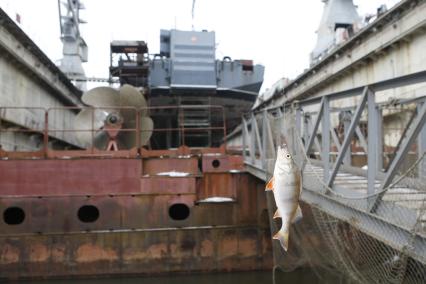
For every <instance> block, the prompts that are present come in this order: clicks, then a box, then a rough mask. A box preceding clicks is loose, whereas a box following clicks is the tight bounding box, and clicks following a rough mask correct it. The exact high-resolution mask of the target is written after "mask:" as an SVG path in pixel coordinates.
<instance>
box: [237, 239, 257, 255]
mask: <svg viewBox="0 0 426 284" xmlns="http://www.w3.org/2000/svg"><path fill="white" fill-rule="evenodd" d="M238 251H239V255H240V256H243V257H249V256H254V255H256V254H257V241H256V240H254V239H242V240H240V241H239V243H238Z"/></svg>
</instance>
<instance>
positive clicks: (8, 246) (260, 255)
mask: <svg viewBox="0 0 426 284" xmlns="http://www.w3.org/2000/svg"><path fill="white" fill-rule="evenodd" d="M217 159H219V160H220V165H219V166H213V165H212V162H213V161H214V160H217ZM215 165H217V163H215ZM241 166H242V160H241V157H238V156H230V155H228V156H227V155H224V154H220V155H212V154H205V155H203V154H200V155H197V156H194V155H189V156H187V157H181V158H178V157H163V158H159V157H149V158H132V159H124V158H116V159H100V158H99V159H89V158H87V159H68V160H60V159H46V160H43V159H40V160H11V159H9V160H1V161H0V212H2V216H1V220H0V279H2V278H6V279H18V278H32V279H34V278H56V277H87V276H99V275H104V276H105V275H123V274H126V275H143V274H146V275H148V274H149V275H152V274H166V273H171V272H182V273H186V272H214V271H247V270H259V269H268V268H270V267H272V249H271V242H270V231H269V226H268V225H269V224H268V219H267V218H265V217H264V216H265V215H266V216H267V213H266V212H267V207H266V201H265V195H264V193H263V190H262V188H263V185H262V184H263V183H262V182H261V181H260V180H257V179H256V178H254V177H252V176H250V175H248V174H246V173H244V172H241V169H242V167H241ZM173 170H175V171H178V170H179V171H185V172H187V173H189V175H188V176H184V177H168V176H159V175H157V174H158V173H161V172H166V171H173ZM213 196H222V197H232V198H234V199H235V202H232V203H219V204H217V203H214V204H212V203H206V204H204V203H198V202H197V201H198V200H200V199H204V198H207V197H213ZM176 203H181V204H185V205H187V206H188V207H189V212H190V214H189V217H188V218H187V219H185V220H173V219H172V218H171V217H170V215H169V208H170V206H171V205H172V204H176ZM83 205H93V206H96V207H97V208H98V210H99V218H98V219H97V220H96V221H95V222H93V223H84V222H82V221H80V220H79V218H78V216H77V215H78V213H77V212H78V210H79V208H80V207H81V206H83ZM10 207H19V208H21V209H22V210H24V212H25V219H24V221H23V223H22V224H18V225H9V224H7V223H5V220H4V216H3V214H4V211H5V210H6V209H7V208H10Z"/></svg>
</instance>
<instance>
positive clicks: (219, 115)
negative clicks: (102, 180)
mask: <svg viewBox="0 0 426 284" xmlns="http://www.w3.org/2000/svg"><path fill="white" fill-rule="evenodd" d="M206 109H207V110H209V112H210V113H211V117H212V121H211V123H210V124H209V125H208V126H205V125H202V124H197V125H191V126H188V125H185V124H183V123H179V121H180V120H182V119H184V118H185V115H187V113H190V112H193V111H194V110H206ZM82 110H86V114H87V115H86V116H85V117H86V119H87V121H86V122H85V123H84V124H81V123H80V124H76V123H73V122H72V121H75V118H76V117H75V114H77V113H79V112H80V111H82ZM121 112H125V114H126V115H125V116H126V117H125V119H124V123H123V124H122V125H121V126H120V128H119V130H118V132H119V134H118V135H119V136H118V138H117V139H118V140H119V139H120V135H126V134H130V136H131V137H130V138H132V141H131V143H122V144H125V145H123V146H121V145H119V147H118V149H116V150H114V151H111V150H108V149H106V147H104V146H105V145H97V144H96V143H95V141H96V139H97V137H99V135H100V134H102V132H105V129H104V126H103V123H104V122H103V121H101V120H100V119H101V118H102V119H106V117H107V114H108V113H121ZM29 114H32V115H31V116H30V115H29ZM70 114H73V116H70ZM65 116H70V117H65ZM119 116H120V115H119ZM144 116H149V117H151V118H152V119H153V121H154V126H153V128H152V127H148V126H145V125H141V121H142V120H141V118H143V117H144ZM18 118H19V119H18ZM29 118H30V119H29ZM178 118H179V119H178ZM68 120H71V122H69V121H68ZM126 120H127V121H126ZM61 121H62V122H63V123H61ZM65 121H68V122H67V123H65ZM128 121H131V123H127V122H128ZM225 121H226V119H225V111H224V108H223V106H215V105H188V106H186V105H181V106H151V107H145V108H134V107H51V108H41V107H37V108H35V107H8V106H0V158H6V159H9V158H64V159H69V158H74V157H90V156H102V157H129V158H131V157H137V156H140V155H141V154H142V152H143V151H144V149H145V150H168V149H177V148H179V147H190V148H191V147H193V146H192V145H191V144H190V142H191V137H192V136H194V133H206V132H208V133H209V134H210V135H213V134H214V137H215V140H214V141H213V142H212V140H211V139H210V140H209V143H208V144H206V145H205V146H204V147H202V146H199V147H198V148H217V149H219V148H220V151H222V152H223V151H224V150H225V149H226V125H225ZM81 133H83V134H86V135H85V137H86V139H84V141H83V142H82V141H81V140H79V139H78V135H79V134H81ZM144 133H152V134H151V136H150V137H151V138H150V139H149V141H148V142H147V143H146V144H145V145H142V143H141V137H142V136H143V134H144ZM105 135H106V134H105ZM18 136H19V137H20V139H21V140H22V143H21V144H22V145H21V144H19V143H15V142H16V137H18ZM32 137H33V138H34V139H33V138H32ZM87 137H88V139H87ZM104 138H105V137H104ZM31 139H33V140H37V143H32V144H31V143H29V142H30V140H31ZM86 140H87V141H86ZM103 140H105V141H108V139H103ZM9 141H12V142H13V143H12V142H11V143H9ZM118 142H120V141H118ZM125 142H128V141H127V140H126V141H125ZM33 144H34V145H33ZM98 144H99V143H98ZM101 144H102V143H101ZM145 152H146V151H145Z"/></svg>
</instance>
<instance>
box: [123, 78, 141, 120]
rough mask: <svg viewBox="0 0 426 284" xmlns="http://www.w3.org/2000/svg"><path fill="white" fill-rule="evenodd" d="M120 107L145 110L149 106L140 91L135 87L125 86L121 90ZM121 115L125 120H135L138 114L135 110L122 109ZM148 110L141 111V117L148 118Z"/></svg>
mask: <svg viewBox="0 0 426 284" xmlns="http://www.w3.org/2000/svg"><path fill="white" fill-rule="evenodd" d="M120 106H122V107H134V108H136V109H138V108H144V107H146V106H147V103H146V100H145V97H144V95H143V94H142V93H141V92H139V91H138V89H136V88H135V87H133V86H131V85H128V84H125V85H123V86H121V88H120ZM121 115H122V116H123V118H124V120H131V119H133V120H135V119H136V112H135V109H122V110H121ZM146 115H147V110H142V111H141V116H146Z"/></svg>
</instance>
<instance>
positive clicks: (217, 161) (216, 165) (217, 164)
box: [212, 160, 220, 169]
mask: <svg viewBox="0 0 426 284" xmlns="http://www.w3.org/2000/svg"><path fill="white" fill-rule="evenodd" d="M212 166H213V168H215V169H216V168H219V166H220V161H219V160H213V161H212Z"/></svg>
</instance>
